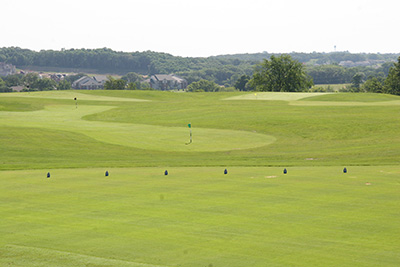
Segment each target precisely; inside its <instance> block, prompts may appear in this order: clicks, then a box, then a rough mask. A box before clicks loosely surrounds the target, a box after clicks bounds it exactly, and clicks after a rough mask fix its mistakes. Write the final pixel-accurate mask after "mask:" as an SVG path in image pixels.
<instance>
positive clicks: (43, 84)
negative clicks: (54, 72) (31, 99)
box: [31, 78, 56, 91]
mask: <svg viewBox="0 0 400 267" xmlns="http://www.w3.org/2000/svg"><path fill="white" fill-rule="evenodd" d="M31 88H32V89H37V90H39V91H49V90H54V89H55V88H56V82H55V81H53V80H52V79H49V78H43V79H39V80H37V81H36V82H35V83H33V84H32V86H31Z"/></svg>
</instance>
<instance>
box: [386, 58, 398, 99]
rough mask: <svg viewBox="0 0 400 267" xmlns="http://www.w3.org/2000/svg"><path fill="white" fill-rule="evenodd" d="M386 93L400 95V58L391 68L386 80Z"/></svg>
mask: <svg viewBox="0 0 400 267" xmlns="http://www.w3.org/2000/svg"><path fill="white" fill-rule="evenodd" d="M384 93H387V94H392V95H400V57H399V58H398V60H397V63H394V65H393V67H391V68H390V70H389V74H388V76H387V77H386V80H385V87H384Z"/></svg>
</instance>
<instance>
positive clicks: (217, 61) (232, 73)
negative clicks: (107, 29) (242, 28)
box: [0, 47, 400, 87]
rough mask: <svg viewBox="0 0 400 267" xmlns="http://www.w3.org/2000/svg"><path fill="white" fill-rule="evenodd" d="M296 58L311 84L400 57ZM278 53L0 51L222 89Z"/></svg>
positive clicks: (56, 64)
mask: <svg viewBox="0 0 400 267" xmlns="http://www.w3.org/2000/svg"><path fill="white" fill-rule="evenodd" d="M289 55H290V56H291V57H292V58H293V59H294V60H297V61H299V62H301V63H302V64H304V65H305V66H306V68H305V71H306V73H307V74H309V75H310V76H311V77H312V78H313V80H314V83H315V84H340V83H350V82H351V80H352V78H353V76H354V75H355V74H357V73H363V74H364V76H365V77H369V76H371V75H374V76H381V77H384V76H386V75H388V70H389V68H390V66H391V65H392V63H393V62H394V61H395V60H396V58H397V57H398V56H400V54H351V53H349V52H336V53H290V54H289ZM272 56H275V57H276V56H281V54H270V53H266V52H265V53H255V54H238V55H224V56H215V57H208V58H199V57H197V58H196V57H193V58H192V57H176V56H173V55H170V54H167V53H158V52H152V51H145V52H118V51H114V50H112V49H108V48H100V49H63V50H61V51H55V50H41V51H39V52H36V51H32V50H29V49H22V48H19V47H8V48H7V47H3V48H0V62H5V63H10V64H13V65H15V66H17V67H18V68H21V69H24V68H27V69H29V68H37V69H40V70H46V69H49V68H50V69H51V68H57V69H62V70H63V69H65V70H69V71H70V72H90V73H114V74H120V75H125V74H127V73H129V72H134V73H138V74H141V75H152V74H170V73H174V74H176V75H178V76H181V77H182V78H185V79H186V80H187V81H188V83H189V84H190V83H192V82H198V81H200V80H208V81H212V82H215V83H216V84H218V85H224V86H225V87H228V86H233V85H234V84H235V83H236V82H237V81H238V79H240V78H241V77H242V76H243V75H247V76H251V75H252V74H253V71H254V67H255V66H256V65H257V64H259V63H260V62H262V60H264V59H270V58H271V57H272ZM366 60H370V61H377V62H381V63H379V64H377V65H374V66H369V67H368V66H364V67H363V66H359V67H344V66H340V65H339V63H340V62H342V61H352V62H358V61H366Z"/></svg>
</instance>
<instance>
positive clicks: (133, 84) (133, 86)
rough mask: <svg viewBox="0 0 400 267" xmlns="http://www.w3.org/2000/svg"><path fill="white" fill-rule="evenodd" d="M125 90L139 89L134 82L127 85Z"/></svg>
mask: <svg viewBox="0 0 400 267" xmlns="http://www.w3.org/2000/svg"><path fill="white" fill-rule="evenodd" d="M139 85H140V83H139ZM126 88H127V89H128V90H138V89H139V88H138V85H137V83H134V82H130V83H128V85H127V87H126Z"/></svg>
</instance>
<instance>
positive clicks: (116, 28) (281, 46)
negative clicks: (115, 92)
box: [0, 0, 400, 57]
mask: <svg viewBox="0 0 400 267" xmlns="http://www.w3.org/2000/svg"><path fill="white" fill-rule="evenodd" d="M399 10H400V2H399V1H396V0H380V1H370V0H346V1H345V0H335V1H322V0H303V1H298V0H275V1H270V0H246V1H238V0H229V1H228V0H227V1H225V0H198V1H192V0H148V1H138V0H131V1H123V0H113V1H99V0H96V1H92V0H87V1H85V0H80V1H77V0H68V1H57V0H18V1H16V0H2V1H1V4H0V22H1V30H0V47H9V46H18V47H22V48H28V49H32V50H37V51H39V50H41V49H54V50H60V49H62V48H65V49H69V48H102V47H107V48H111V49H113V50H117V51H126V52H133V51H146V50H152V51H157V52H166V53H170V54H173V55H176V56H190V57H192V56H212V55H220V54H236V53H256V52H263V51H268V52H277V53H278V52H292V51H295V52H313V51H316V52H331V51H334V47H335V45H336V50H337V51H350V52H353V53H358V52H367V53H368V52H371V53H377V52H380V53H391V52H393V53H399V52H400V34H399V25H400V16H399Z"/></svg>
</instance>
